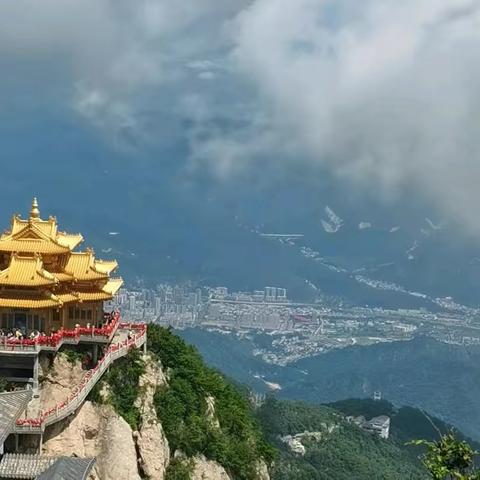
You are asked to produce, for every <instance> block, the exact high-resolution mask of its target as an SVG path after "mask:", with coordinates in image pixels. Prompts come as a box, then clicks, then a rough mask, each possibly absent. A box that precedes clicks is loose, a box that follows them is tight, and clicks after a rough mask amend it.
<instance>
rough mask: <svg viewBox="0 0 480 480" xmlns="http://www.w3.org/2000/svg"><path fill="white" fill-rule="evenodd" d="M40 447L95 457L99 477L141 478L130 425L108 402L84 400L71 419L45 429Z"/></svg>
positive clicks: (57, 453)
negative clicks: (44, 439)
mask: <svg viewBox="0 0 480 480" xmlns="http://www.w3.org/2000/svg"><path fill="white" fill-rule="evenodd" d="M43 448H44V452H43V453H45V454H46V455H51V456H60V455H68V456H71V455H75V456H79V457H96V459H97V461H96V464H95V468H94V473H95V475H94V477H95V478H98V479H99V480H118V479H120V478H121V479H125V480H140V475H139V473H138V468H137V454H136V448H135V442H134V440H133V437H132V429H131V428H130V426H129V425H128V423H127V422H126V421H125V420H124V419H123V418H122V417H120V416H119V415H118V414H117V413H116V412H115V411H114V410H113V408H112V407H111V406H109V405H93V404H92V403H91V402H85V404H84V405H83V406H82V407H81V408H80V409H79V411H78V412H77V414H76V415H75V417H74V418H73V419H72V420H70V421H69V420H65V421H63V422H59V424H56V425H54V426H52V427H51V428H50V429H48V430H47V432H46V441H45V442H44V447H43Z"/></svg>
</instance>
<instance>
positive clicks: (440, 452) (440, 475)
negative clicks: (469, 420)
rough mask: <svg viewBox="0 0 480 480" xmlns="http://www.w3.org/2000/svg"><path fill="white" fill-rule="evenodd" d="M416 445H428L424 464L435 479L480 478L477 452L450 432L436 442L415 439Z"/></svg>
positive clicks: (467, 479)
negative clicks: (476, 465) (476, 460)
mask: <svg viewBox="0 0 480 480" xmlns="http://www.w3.org/2000/svg"><path fill="white" fill-rule="evenodd" d="M412 443H413V444H414V445H422V446H424V447H426V450H427V451H426V453H425V454H424V455H423V458H422V460H423V464H424V465H425V467H426V469H427V470H428V472H429V473H430V475H431V477H432V478H433V479H434V480H480V471H478V470H477V469H476V468H475V456H476V455H477V452H476V451H475V450H473V448H472V447H471V446H470V445H469V444H468V443H467V442H465V441H462V440H458V439H457V438H456V437H455V435H454V434H453V433H452V432H450V433H448V434H445V435H442V436H441V437H440V439H439V440H438V441H436V442H428V441H426V440H415V441H414V442H412Z"/></svg>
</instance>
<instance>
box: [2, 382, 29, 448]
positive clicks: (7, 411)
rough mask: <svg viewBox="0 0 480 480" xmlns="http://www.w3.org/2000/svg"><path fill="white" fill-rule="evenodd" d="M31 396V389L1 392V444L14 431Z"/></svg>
mask: <svg viewBox="0 0 480 480" xmlns="http://www.w3.org/2000/svg"><path fill="white" fill-rule="evenodd" d="M31 398H32V391H31V390H21V391H18V392H4V393H0V445H1V444H2V443H3V442H4V441H5V439H6V438H7V437H8V435H9V434H10V433H11V432H12V429H13V427H14V425H15V422H16V420H17V419H18V417H20V415H21V414H22V412H23V411H24V410H25V408H26V407H27V405H28V402H29V401H30V399H31Z"/></svg>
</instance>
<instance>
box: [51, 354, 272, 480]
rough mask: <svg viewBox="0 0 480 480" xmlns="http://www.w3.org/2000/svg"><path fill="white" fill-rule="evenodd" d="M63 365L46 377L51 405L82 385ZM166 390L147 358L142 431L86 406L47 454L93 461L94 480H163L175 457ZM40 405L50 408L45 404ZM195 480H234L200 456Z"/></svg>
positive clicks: (263, 475)
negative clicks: (163, 414) (166, 422)
mask: <svg viewBox="0 0 480 480" xmlns="http://www.w3.org/2000/svg"><path fill="white" fill-rule="evenodd" d="M57 358H58V357H57ZM64 361H65V362H66V360H64V359H62V358H61V357H60V358H59V359H58V360H57V359H56V360H55V362H54V364H53V367H54V368H53V369H50V370H49V372H48V373H46V375H47V376H46V382H48V383H46V387H47V388H48V390H46V391H48V395H50V396H51V398H52V399H58V400H60V399H62V398H63V397H64V396H65V395H64V393H65V390H66V388H67V385H68V384H69V382H76V381H77V380H78V381H79V380H80V378H81V376H82V375H81V369H80V370H79V368H80V367H79V365H72V364H69V363H68V362H67V363H64ZM61 372H63V373H61ZM77 377H79V378H78V379H77ZM166 384H167V379H166V377H165V374H164V372H163V370H162V369H161V367H160V366H159V365H158V364H157V363H156V362H155V361H154V360H153V359H152V358H151V357H146V359H145V372H144V374H143V375H142V376H141V377H140V380H139V395H138V398H137V401H136V404H135V406H136V407H137V408H138V409H139V412H140V423H139V428H138V431H132V428H131V427H130V425H129V424H128V423H127V422H126V421H125V420H124V419H123V418H122V417H121V416H120V415H118V414H117V413H116V412H115V410H114V409H113V407H112V406H110V405H108V404H105V405H98V404H93V403H91V402H89V401H87V402H85V403H84V405H83V406H82V407H81V408H80V409H79V410H78V411H77V413H76V415H75V416H73V417H71V418H69V419H65V420H64V421H62V422H59V423H58V424H56V425H53V426H51V427H49V428H48V429H47V431H46V432H45V438H44V444H43V453H44V454H46V455H51V456H60V455H67V456H71V455H76V456H79V457H95V458H96V465H95V468H94V472H93V474H92V477H91V478H92V479H95V480H119V479H122V480H140V479H141V478H147V479H150V480H164V478H165V474H166V470H167V467H168V465H169V462H170V456H171V452H170V448H169V444H168V440H167V438H166V437H165V434H164V431H163V428H162V424H161V421H160V420H159V419H158V417H157V414H156V411H155V406H154V395H155V391H156V389H157V388H158V387H161V386H164V385H166ZM71 385H72V383H70V386H71ZM106 394H107V395H108V392H107V393H106ZM43 397H45V398H46V393H44V394H42V398H43ZM52 402H53V400H52ZM42 403H44V404H47V401H45V402H42ZM207 403H208V405H209V411H208V412H207V415H209V417H210V418H211V420H212V421H213V422H216V419H215V404H214V399H213V398H211V399H210V400H209V401H208V402H207ZM192 480H234V479H232V478H231V477H230V476H229V475H228V474H227V472H226V471H225V469H224V468H223V467H222V466H221V465H219V464H218V463H217V462H213V461H210V460H207V459H206V458H205V457H203V456H197V457H194V458H193V459H192ZM258 480H269V476H268V472H267V469H266V466H264V465H263V464H259V475H258Z"/></svg>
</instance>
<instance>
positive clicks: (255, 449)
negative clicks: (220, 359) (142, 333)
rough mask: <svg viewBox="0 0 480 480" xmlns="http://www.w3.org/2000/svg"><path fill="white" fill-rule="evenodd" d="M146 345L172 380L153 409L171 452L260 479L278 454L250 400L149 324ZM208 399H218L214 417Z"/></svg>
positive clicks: (245, 479)
mask: <svg viewBox="0 0 480 480" xmlns="http://www.w3.org/2000/svg"><path fill="white" fill-rule="evenodd" d="M148 345H149V349H150V350H151V351H152V352H153V353H154V354H155V355H156V356H157V357H158V358H159V359H160V360H161V362H162V365H163V367H164V368H165V369H166V370H167V375H168V377H169V380H168V386H165V387H162V388H160V389H159V390H158V391H157V393H156V395H155V406H156V409H157V414H158V416H159V418H160V420H161V422H162V425H163V428H164V430H165V434H166V436H167V438H168V441H169V444H170V448H171V449H172V450H173V451H175V450H179V451H182V452H183V453H185V454H186V455H187V456H189V457H192V456H194V455H197V454H203V455H204V456H205V457H206V458H207V459H210V460H215V461H217V462H218V463H219V464H220V465H222V466H223V467H224V468H225V469H226V470H227V471H228V472H230V473H231V474H232V476H233V477H234V478H235V479H237V480H252V479H254V478H256V476H257V463H258V461H259V460H260V459H264V460H265V461H266V462H267V463H269V462H271V460H272V459H273V456H274V450H273V449H272V447H270V445H268V444H267V443H266V442H265V440H264V438H263V436H262V433H261V430H260V428H259V426H258V424H257V423H256V421H255V419H254V415H253V412H252V410H251V408H250V405H249V403H248V400H247V399H246V398H245V397H244V396H243V395H242V394H241V393H240V391H239V390H238V389H237V388H236V387H235V386H234V385H233V384H231V383H230V382H228V381H227V380H226V379H225V378H224V377H223V376H222V375H221V374H220V373H218V372H217V371H215V370H213V369H211V368H209V367H207V366H206V365H205V364H204V362H203V360H202V358H201V356H200V354H199V353H198V352H197V350H196V349H195V348H194V347H192V346H189V345H187V344H186V343H185V342H184V341H183V340H182V339H181V338H179V337H178V336H176V335H174V334H173V333H172V332H171V331H170V330H168V329H165V328H161V327H158V326H155V325H150V326H149V328H148ZM207 397H212V398H214V402H215V407H214V417H215V418H209V416H208V415H207Z"/></svg>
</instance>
